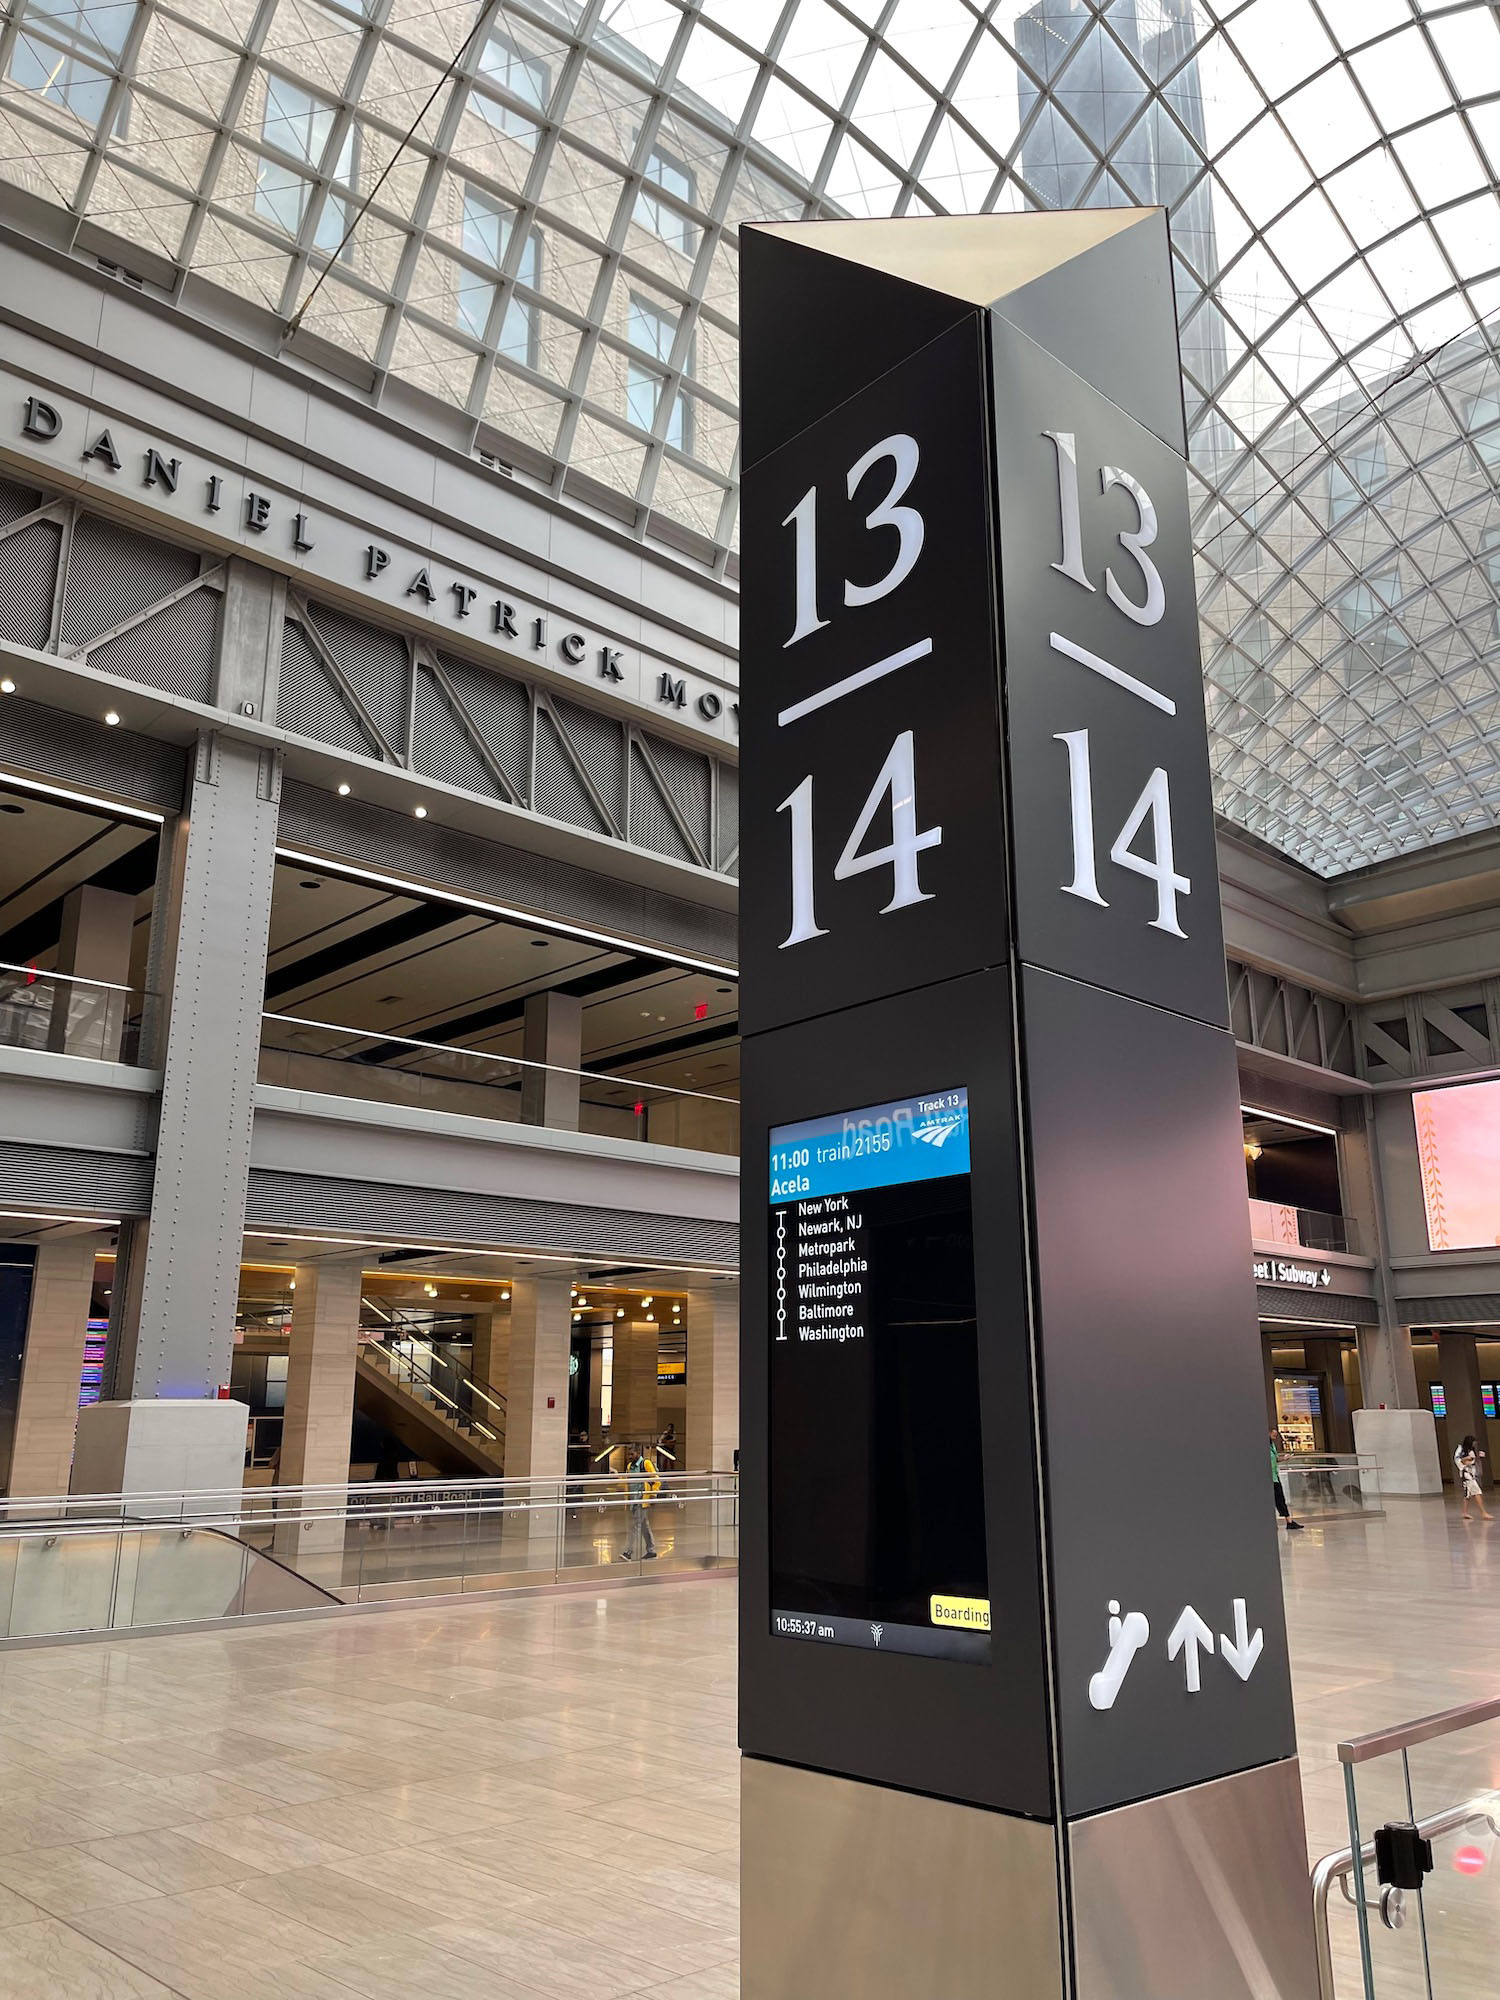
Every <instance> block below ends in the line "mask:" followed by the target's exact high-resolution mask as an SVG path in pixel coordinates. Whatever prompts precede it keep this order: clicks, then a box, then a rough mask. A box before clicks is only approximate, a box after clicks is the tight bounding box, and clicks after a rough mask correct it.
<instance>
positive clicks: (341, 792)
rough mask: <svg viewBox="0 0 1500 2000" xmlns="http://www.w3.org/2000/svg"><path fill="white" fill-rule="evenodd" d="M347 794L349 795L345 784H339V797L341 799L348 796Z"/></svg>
mask: <svg viewBox="0 0 1500 2000" xmlns="http://www.w3.org/2000/svg"><path fill="white" fill-rule="evenodd" d="M348 796H349V787H348V786H347V785H340V786H339V797H340V798H341V799H347V798H348Z"/></svg>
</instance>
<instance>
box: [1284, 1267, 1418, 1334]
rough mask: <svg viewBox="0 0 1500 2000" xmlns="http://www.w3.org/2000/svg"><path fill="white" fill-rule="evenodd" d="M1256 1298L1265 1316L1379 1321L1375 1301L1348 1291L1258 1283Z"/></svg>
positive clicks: (1350, 1322)
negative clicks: (1316, 1290) (1310, 1290)
mask: <svg viewBox="0 0 1500 2000" xmlns="http://www.w3.org/2000/svg"><path fill="white" fill-rule="evenodd" d="M1300 1254H1301V1256H1302V1258H1303V1259H1304V1261H1306V1262H1307V1263H1310V1264H1315V1263H1316V1262H1317V1252H1316V1251H1313V1250H1304V1251H1302V1252H1301V1253H1300ZM1255 1300H1256V1310H1257V1312H1258V1313H1259V1315H1260V1317H1261V1318H1262V1319H1295V1320H1313V1321H1327V1322H1329V1323H1331V1324H1333V1325H1336V1326H1378V1325H1379V1324H1380V1308H1379V1306H1377V1305H1376V1303H1375V1301H1374V1300H1373V1299H1366V1298H1359V1297H1356V1296H1354V1295H1353V1294H1351V1293H1349V1292H1308V1291H1305V1290H1304V1288H1303V1287H1302V1286H1300V1285H1299V1286H1297V1287H1296V1288H1295V1290H1294V1289H1293V1288H1292V1287H1290V1286H1281V1285H1257V1286H1256V1288H1255ZM1444 1303H1445V1304H1446V1303H1447V1301H1446V1300H1445V1301H1444ZM1403 1310H1405V1308H1404V1307H1403ZM1413 1310H1415V1308H1413Z"/></svg>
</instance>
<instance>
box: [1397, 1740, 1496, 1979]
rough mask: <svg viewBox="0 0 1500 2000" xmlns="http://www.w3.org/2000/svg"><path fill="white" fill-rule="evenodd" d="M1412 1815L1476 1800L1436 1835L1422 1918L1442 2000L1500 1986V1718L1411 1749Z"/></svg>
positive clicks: (1421, 1817)
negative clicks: (1452, 1822)
mask: <svg viewBox="0 0 1500 2000" xmlns="http://www.w3.org/2000/svg"><path fill="white" fill-rule="evenodd" d="M1402 1754H1403V1756H1404V1758H1405V1761H1406V1780H1407V1789H1408V1792H1409V1795H1410V1798H1411V1803H1412V1817H1413V1818H1414V1819H1416V1820H1418V1821H1424V1820H1428V1819H1431V1818H1433V1817H1436V1816H1437V1815H1439V1814H1441V1813H1446V1812H1447V1810H1448V1809H1450V1808H1453V1809H1462V1808H1464V1807H1471V1808H1472V1811H1471V1812H1470V1813H1468V1814H1466V1816H1465V1818H1464V1819H1463V1821H1462V1822H1461V1823H1460V1824H1459V1825H1457V1826H1454V1827H1453V1828H1451V1829H1449V1830H1445V1831H1444V1832H1442V1833H1441V1834H1438V1835H1435V1836H1434V1838H1433V1842H1432V1858H1433V1870H1432V1873H1431V1874H1430V1875H1429V1876H1428V1877H1427V1880H1426V1883H1425V1884H1424V1886H1423V1889H1422V1893H1421V1897H1420V1903H1421V1920H1422V1929H1423V1934H1424V1938H1423V1941H1424V1945H1425V1948H1426V1956H1427V1971H1428V1976H1429V1978H1430V1980H1431V1983H1432V1993H1433V1996H1434V2000H1460V1996H1462V2000H1470V1996H1471V1995H1475V1994H1479V1993H1483V1992H1486V1991H1490V1992H1493V1991H1495V1990H1496V1988H1497V1986H1500V1720H1497V1721H1491V1722H1483V1723H1480V1724H1477V1725H1476V1726H1474V1727H1472V1728H1468V1729H1462V1730H1456V1731H1455V1732H1454V1733H1453V1734H1452V1735H1450V1736H1441V1737H1437V1738H1435V1739H1434V1740H1433V1741H1431V1742H1428V1743H1414V1744H1413V1745H1411V1747H1410V1748H1409V1749H1407V1750H1406V1751H1404V1752H1403V1753H1402Z"/></svg>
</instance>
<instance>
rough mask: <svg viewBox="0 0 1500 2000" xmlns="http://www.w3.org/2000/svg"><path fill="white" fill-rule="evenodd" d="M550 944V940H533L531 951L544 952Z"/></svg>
mask: <svg viewBox="0 0 1500 2000" xmlns="http://www.w3.org/2000/svg"><path fill="white" fill-rule="evenodd" d="M551 942H552V940H551V938H533V939H532V940H531V943H532V949H533V950H535V951H545V950H546V949H547V947H548V945H549V944H551Z"/></svg>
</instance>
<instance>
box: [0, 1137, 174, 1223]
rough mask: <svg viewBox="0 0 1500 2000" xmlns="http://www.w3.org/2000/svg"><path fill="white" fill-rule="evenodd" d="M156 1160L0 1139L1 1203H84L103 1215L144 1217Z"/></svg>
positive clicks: (68, 1205) (54, 1205) (61, 1206)
mask: <svg viewBox="0 0 1500 2000" xmlns="http://www.w3.org/2000/svg"><path fill="white" fill-rule="evenodd" d="M153 1167H154V1163H153V1162H152V1161H151V1160H142V1159H137V1158H135V1157H134V1156H133V1155H130V1154H125V1153H86V1152H82V1151H75V1150H74V1149H73V1148H72V1147H70V1146H21V1145H17V1144H16V1143H15V1142H14V1141H11V1140H4V1141H0V1202H3V1203H4V1204H5V1205H6V1206H7V1207H9V1208H14V1207H18V1206H24V1207H28V1208H35V1207H36V1206H37V1204H38V1203H39V1202H40V1203H44V1204H45V1205H46V1206H47V1207H49V1208H59V1209H67V1208H72V1207H74V1206H78V1205H83V1206H86V1207H88V1208H91V1209H98V1210H100V1211H102V1212H103V1213H104V1214H106V1215H111V1216H113V1215H144V1214H145V1213H146V1212H147V1210H148V1209H149V1208H150V1206H151V1181H152V1176H153Z"/></svg>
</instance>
